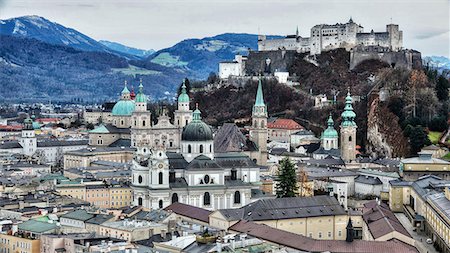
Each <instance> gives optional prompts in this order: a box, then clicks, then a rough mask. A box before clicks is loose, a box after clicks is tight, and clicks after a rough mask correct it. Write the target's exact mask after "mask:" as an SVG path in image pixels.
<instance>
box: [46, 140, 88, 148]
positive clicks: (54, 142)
mask: <svg viewBox="0 0 450 253" xmlns="http://www.w3.org/2000/svg"><path fill="white" fill-rule="evenodd" d="M88 143H89V140H45V141H38V142H37V146H38V148H40V147H64V146H87V145H88Z"/></svg>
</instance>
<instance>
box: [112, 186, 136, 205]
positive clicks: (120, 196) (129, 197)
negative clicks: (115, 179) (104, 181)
mask: <svg viewBox="0 0 450 253" xmlns="http://www.w3.org/2000/svg"><path fill="white" fill-rule="evenodd" d="M109 196H110V199H109V203H110V207H111V208H119V207H124V206H130V205H131V202H132V201H133V193H132V191H131V188H129V187H111V188H109Z"/></svg>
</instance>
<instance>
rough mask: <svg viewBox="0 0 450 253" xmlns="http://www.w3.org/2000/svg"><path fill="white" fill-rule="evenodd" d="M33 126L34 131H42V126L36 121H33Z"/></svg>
mask: <svg viewBox="0 0 450 253" xmlns="http://www.w3.org/2000/svg"><path fill="white" fill-rule="evenodd" d="M32 126H33V129H34V130H37V129H41V125H39V123H37V122H34V121H33V124H32Z"/></svg>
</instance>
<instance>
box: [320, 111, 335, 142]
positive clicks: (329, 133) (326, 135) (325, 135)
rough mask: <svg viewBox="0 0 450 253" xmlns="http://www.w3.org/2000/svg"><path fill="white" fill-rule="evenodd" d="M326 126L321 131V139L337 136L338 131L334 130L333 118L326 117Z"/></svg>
mask: <svg viewBox="0 0 450 253" xmlns="http://www.w3.org/2000/svg"><path fill="white" fill-rule="evenodd" d="M327 124H328V128H327V129H325V131H323V133H322V139H323V138H338V132H337V131H336V129H334V121H333V118H332V117H331V114H330V116H329V117H328V121H327Z"/></svg>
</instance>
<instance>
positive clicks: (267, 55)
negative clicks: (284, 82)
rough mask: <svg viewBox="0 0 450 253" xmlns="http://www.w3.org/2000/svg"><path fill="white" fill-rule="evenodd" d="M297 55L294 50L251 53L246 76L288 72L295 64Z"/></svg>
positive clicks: (246, 65) (246, 66)
mask: <svg viewBox="0 0 450 253" xmlns="http://www.w3.org/2000/svg"><path fill="white" fill-rule="evenodd" d="M296 53H297V52H296V51H293V50H277V51H259V52H257V51H250V53H249V55H248V59H247V62H246V64H245V74H246V75H249V76H251V75H255V76H256V75H258V74H259V73H267V74H273V73H274V72H275V71H287V70H288V68H289V66H291V65H292V63H293V62H294V60H295V55H296ZM268 59H269V60H270V63H269V64H267V62H268Z"/></svg>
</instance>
